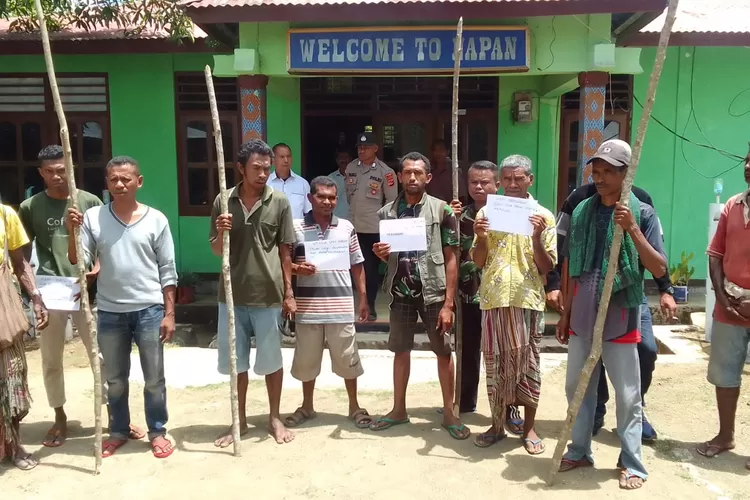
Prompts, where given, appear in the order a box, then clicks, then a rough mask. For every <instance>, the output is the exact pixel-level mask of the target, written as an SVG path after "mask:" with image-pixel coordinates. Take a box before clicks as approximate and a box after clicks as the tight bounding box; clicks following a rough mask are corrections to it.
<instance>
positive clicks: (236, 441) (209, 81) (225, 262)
mask: <svg viewBox="0 0 750 500" xmlns="http://www.w3.org/2000/svg"><path fill="white" fill-rule="evenodd" d="M37 1H39V0H37ZM205 74H206V87H208V101H209V104H210V105H211V118H212V119H213V129H214V141H215V143H216V162H217V163H218V167H219V189H220V192H221V213H222V214H228V213H229V202H228V197H227V173H226V169H225V167H224V141H223V140H222V137H221V121H220V120H219V108H218V106H216V91H215V90H214V79H213V77H212V76H211V66H209V65H208V64H207V65H206V70H205ZM222 238H223V241H222V245H221V246H222V250H221V274H222V281H223V282H224V296H225V300H226V303H227V317H228V321H227V323H228V328H229V332H228V335H227V337H228V338H229V387H230V391H231V394H230V400H231V402H232V439H233V445H234V456H235V457H239V456H242V445H241V442H240V405H239V401H238V400H237V396H238V395H237V343H236V340H235V333H234V296H233V295H232V274H231V272H230V267H229V231H224V233H223V234H222Z"/></svg>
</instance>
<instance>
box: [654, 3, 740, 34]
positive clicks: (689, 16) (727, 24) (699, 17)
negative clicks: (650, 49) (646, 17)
mask: <svg viewBox="0 0 750 500" xmlns="http://www.w3.org/2000/svg"><path fill="white" fill-rule="evenodd" d="M665 17H666V11H665V12H663V13H662V14H661V15H660V16H659V17H657V18H656V19H654V20H653V21H652V22H651V23H649V24H648V25H646V26H645V27H644V28H642V29H641V31H640V32H641V33H659V32H660V31H661V28H662V26H664V19H665ZM672 33H750V0H680V3H679V4H678V7H677V18H676V20H675V23H674V28H672Z"/></svg>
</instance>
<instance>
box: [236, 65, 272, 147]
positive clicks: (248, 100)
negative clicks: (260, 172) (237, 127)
mask: <svg viewBox="0 0 750 500" xmlns="http://www.w3.org/2000/svg"><path fill="white" fill-rule="evenodd" d="M239 85H240V99H241V103H242V142H247V141H249V140H250V139H262V140H264V141H265V140H266V87H267V85H268V77H267V76H264V75H246V76H240V77H239Z"/></svg>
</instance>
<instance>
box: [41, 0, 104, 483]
mask: <svg viewBox="0 0 750 500" xmlns="http://www.w3.org/2000/svg"><path fill="white" fill-rule="evenodd" d="M34 6H35V7H36V15H37V18H38V19H39V30H40V32H41V35H42V46H43V47H44V62H45V64H46V65H47V74H48V75H49V84H50V87H51V89H52V99H53V100H54V102H55V112H56V113H57V121H58V122H60V139H61V140H62V148H63V161H64V162H65V175H66V176H67V177H68V191H69V192H70V203H71V206H72V207H73V208H74V209H76V210H78V208H79V207H78V188H77V187H76V177H75V171H74V169H73V153H72V151H71V149H70V134H69V132H68V122H67V120H65V111H64V110H63V105H62V100H61V99H60V89H59V88H58V86H57V78H56V77H55V65H54V64H53V62H52V49H51V48H50V43H49V33H47V24H46V22H45V19H44V11H43V10H42V2H41V0H34ZM70 237H71V238H73V239H74V240H75V244H76V254H77V255H78V263H77V264H76V269H77V271H78V282H79V283H80V285H81V299H80V300H81V308H82V309H83V315H84V318H85V319H86V324H87V325H88V327H89V331H90V332H91V350H92V351H93V356H92V359H91V363H92V365H93V366H92V368H93V369H94V425H95V428H96V434H95V437H94V474H99V469H100V467H101V465H102V367H101V362H100V359H99V340H98V338H97V332H96V322H94V315H93V314H92V313H91V305H90V303H89V291H88V288H87V287H86V264H85V262H86V259H84V258H83V255H84V253H83V246H82V244H81V231H80V228H78V227H74V228H73V234H72V235H70Z"/></svg>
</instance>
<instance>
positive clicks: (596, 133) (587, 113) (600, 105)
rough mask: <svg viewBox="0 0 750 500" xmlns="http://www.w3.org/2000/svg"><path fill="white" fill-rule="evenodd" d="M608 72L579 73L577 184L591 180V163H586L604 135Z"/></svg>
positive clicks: (594, 152)
mask: <svg viewBox="0 0 750 500" xmlns="http://www.w3.org/2000/svg"><path fill="white" fill-rule="evenodd" d="M608 81H609V74H608V73H603V72H600V71H592V72H588V73H580V74H579V75H578V85H580V87H581V101H580V105H579V115H578V165H579V167H578V185H579V186H580V185H582V184H588V183H590V182H592V181H593V179H592V177H591V165H586V162H587V161H589V158H591V157H592V156H594V155H595V154H596V150H597V148H598V147H599V145H600V144H601V143H602V139H603V137H604V105H605V95H606V91H607V82H608Z"/></svg>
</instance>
